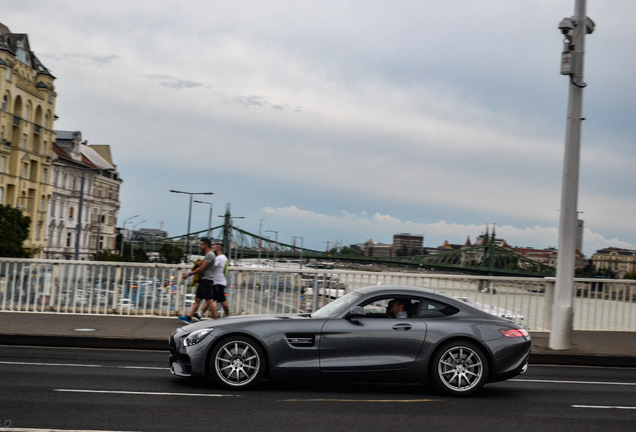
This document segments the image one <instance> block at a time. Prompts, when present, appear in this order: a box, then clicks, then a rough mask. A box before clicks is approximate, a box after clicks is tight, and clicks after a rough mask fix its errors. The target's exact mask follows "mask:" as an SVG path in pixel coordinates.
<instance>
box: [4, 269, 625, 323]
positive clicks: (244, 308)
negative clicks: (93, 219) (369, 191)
mask: <svg viewBox="0 0 636 432" xmlns="http://www.w3.org/2000/svg"><path fill="white" fill-rule="evenodd" d="M188 268H189V267H188V266H186V265H171V264H137V263H106V262H87V261H59V260H30V259H8V258H0V311H33V312H57V313H79V314H120V315H146V316H147V315H154V316H175V315H180V314H184V313H185V312H187V311H188V310H189V309H190V307H191V305H192V301H193V300H194V293H195V288H194V287H192V286H190V285H189V281H186V280H184V279H183V277H182V275H183V273H184V272H185V271H187V270H188ZM369 285H413V286H419V287H425V288H429V289H433V290H436V291H441V292H444V293H446V294H448V295H450V296H453V297H457V298H460V299H462V300H464V301H466V302H469V303H471V304H473V305H474V306H476V307H478V308H480V309H482V310H485V311H488V312H490V313H492V314H495V315H502V316H506V317H509V318H511V319H513V320H516V321H519V322H521V323H523V324H524V325H525V326H526V327H527V328H528V329H529V330H533V331H541V330H549V329H550V317H551V304H552V300H553V298H554V280H553V279H537V278H508V277H490V276H467V275H445V274H416V273H388V272H362V271H346V270H314V269H304V270H300V269H272V268H251V267H230V271H229V273H228V287H227V290H226V292H227V295H228V302H229V304H230V311H231V313H233V314H261V313H267V314H269V313H298V312H310V311H312V310H316V309H317V308H319V307H321V306H323V305H324V304H325V303H327V302H329V301H331V300H332V299H333V298H336V297H338V296H340V295H342V294H344V293H345V292H347V291H351V290H354V289H357V288H360V287H363V286H369ZM574 286H575V290H574V293H573V299H574V302H573V307H574V323H573V324H574V329H575V330H615V331H636V281H634V280H614V279H602V280H601V279H576V280H575V284H574Z"/></svg>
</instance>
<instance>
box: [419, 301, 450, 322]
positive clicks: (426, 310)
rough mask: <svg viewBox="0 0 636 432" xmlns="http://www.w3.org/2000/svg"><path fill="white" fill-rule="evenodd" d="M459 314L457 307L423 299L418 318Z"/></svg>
mask: <svg viewBox="0 0 636 432" xmlns="http://www.w3.org/2000/svg"><path fill="white" fill-rule="evenodd" d="M457 312H459V309H457V308H456V307H455V306H451V305H448V304H446V303H442V302H438V301H435V300H429V299H421V300H420V308H419V310H418V311H417V318H435V317H444V316H450V315H454V314H456V313H457Z"/></svg>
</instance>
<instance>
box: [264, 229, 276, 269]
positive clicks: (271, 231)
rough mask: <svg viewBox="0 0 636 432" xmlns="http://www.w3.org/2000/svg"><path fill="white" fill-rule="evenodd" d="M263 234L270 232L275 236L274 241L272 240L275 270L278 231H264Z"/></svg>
mask: <svg viewBox="0 0 636 432" xmlns="http://www.w3.org/2000/svg"><path fill="white" fill-rule="evenodd" d="M265 232H272V233H274V234H276V239H275V240H274V268H276V250H277V249H278V231H274V230H265Z"/></svg>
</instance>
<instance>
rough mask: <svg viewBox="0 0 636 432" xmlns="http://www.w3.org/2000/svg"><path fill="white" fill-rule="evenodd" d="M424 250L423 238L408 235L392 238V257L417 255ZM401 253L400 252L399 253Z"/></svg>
mask: <svg viewBox="0 0 636 432" xmlns="http://www.w3.org/2000/svg"><path fill="white" fill-rule="evenodd" d="M423 248H424V236H421V235H411V234H408V233H402V234H395V235H394V236H393V255H396V254H398V253H404V255H419V254H421V253H422V249H423ZM399 251H401V252H399Z"/></svg>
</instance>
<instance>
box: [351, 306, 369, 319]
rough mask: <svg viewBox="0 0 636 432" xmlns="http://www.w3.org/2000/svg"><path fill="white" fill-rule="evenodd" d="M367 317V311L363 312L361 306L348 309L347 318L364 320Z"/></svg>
mask: <svg viewBox="0 0 636 432" xmlns="http://www.w3.org/2000/svg"><path fill="white" fill-rule="evenodd" d="M365 316H367V311H366V310H364V308H363V307H362V306H354V307H352V308H351V309H349V313H348V314H347V318H349V319H352V318H364V317H365Z"/></svg>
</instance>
